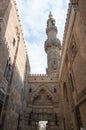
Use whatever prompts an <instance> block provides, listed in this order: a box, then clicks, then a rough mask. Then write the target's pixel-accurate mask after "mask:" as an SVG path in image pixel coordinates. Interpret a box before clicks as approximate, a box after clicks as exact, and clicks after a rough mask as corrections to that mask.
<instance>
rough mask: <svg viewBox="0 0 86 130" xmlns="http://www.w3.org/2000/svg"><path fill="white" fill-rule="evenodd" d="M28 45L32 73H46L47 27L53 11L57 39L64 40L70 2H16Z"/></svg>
mask: <svg viewBox="0 0 86 130" xmlns="http://www.w3.org/2000/svg"><path fill="white" fill-rule="evenodd" d="M16 2H17V7H18V10H19V16H20V20H21V25H22V29H23V33H24V39H25V42H26V45H27V51H28V56H29V61H30V66H31V73H36V74H37V73H39V74H40V73H41V74H42V73H46V68H47V55H46V53H45V50H44V42H45V40H46V39H47V36H46V32H45V29H46V25H47V19H48V15H49V12H50V11H51V13H52V15H53V17H54V18H55V20H56V26H57V28H58V34H57V37H58V38H59V39H60V40H61V42H62V39H63V33H64V26H65V21H66V15H67V8H68V3H69V0H16Z"/></svg>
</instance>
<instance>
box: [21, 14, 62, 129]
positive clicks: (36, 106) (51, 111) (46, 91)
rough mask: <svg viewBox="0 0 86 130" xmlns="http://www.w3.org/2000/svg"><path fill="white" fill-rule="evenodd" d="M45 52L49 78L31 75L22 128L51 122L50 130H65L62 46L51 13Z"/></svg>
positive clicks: (48, 124)
mask: <svg viewBox="0 0 86 130" xmlns="http://www.w3.org/2000/svg"><path fill="white" fill-rule="evenodd" d="M46 34H47V36H48V38H47V40H46V41H45V46H44V47H45V51H46V53H47V64H48V68H47V69H46V75H30V74H29V75H27V79H26V85H25V104H26V105H25V110H24V112H23V113H22V116H21V121H20V124H19V128H20V129H22V130H28V129H32V130H35V129H37V127H39V122H40V121H47V122H48V123H47V129H49V130H61V129H62V124H61V103H60V91H59V90H60V89H59V83H58V76H59V60H60V50H61V44H60V40H59V39H57V38H56V34H57V27H56V26H55V19H54V18H53V17H52V14H51V13H50V15H49V19H48V20H47V28H46Z"/></svg>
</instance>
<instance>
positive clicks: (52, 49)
mask: <svg viewBox="0 0 86 130" xmlns="http://www.w3.org/2000/svg"><path fill="white" fill-rule="evenodd" d="M46 34H47V37H48V38H47V40H46V41H45V51H46V53H47V64H48V68H47V74H48V75H50V74H57V73H58V70H59V58H60V49H61V43H60V40H59V39H57V37H56V34H57V27H56V26H55V19H54V18H53V16H52V14H51V12H50V14H49V18H48V20H47V28H46Z"/></svg>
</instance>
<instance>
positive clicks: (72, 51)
mask: <svg viewBox="0 0 86 130" xmlns="http://www.w3.org/2000/svg"><path fill="white" fill-rule="evenodd" d="M76 53H77V48H76V44H75V42H73V43H72V46H71V58H72V62H73V60H74V58H75V56H76Z"/></svg>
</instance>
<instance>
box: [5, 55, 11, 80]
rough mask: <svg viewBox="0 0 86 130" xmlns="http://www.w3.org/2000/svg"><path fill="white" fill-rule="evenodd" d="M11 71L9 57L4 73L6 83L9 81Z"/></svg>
mask: <svg viewBox="0 0 86 130" xmlns="http://www.w3.org/2000/svg"><path fill="white" fill-rule="evenodd" d="M11 71H12V64H11V57H8V59H7V63H6V67H5V72H4V77H5V78H6V80H7V81H9V79H10V74H11Z"/></svg>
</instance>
